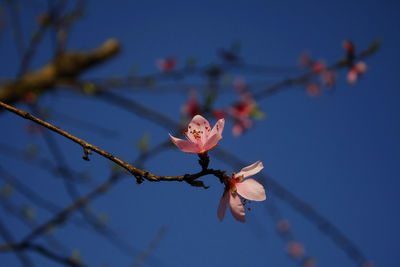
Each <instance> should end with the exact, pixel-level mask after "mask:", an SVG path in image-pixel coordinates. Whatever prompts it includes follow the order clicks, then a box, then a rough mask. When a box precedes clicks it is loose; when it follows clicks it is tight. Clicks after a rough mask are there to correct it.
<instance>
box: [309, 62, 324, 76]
mask: <svg viewBox="0 0 400 267" xmlns="http://www.w3.org/2000/svg"><path fill="white" fill-rule="evenodd" d="M323 70H325V63H324V62H322V61H314V62H313V63H312V67H311V71H312V72H313V73H315V74H319V73H321V72H322V71H323Z"/></svg>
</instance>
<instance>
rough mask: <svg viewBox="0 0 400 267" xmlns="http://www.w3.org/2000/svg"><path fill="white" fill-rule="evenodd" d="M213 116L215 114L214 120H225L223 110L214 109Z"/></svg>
mask: <svg viewBox="0 0 400 267" xmlns="http://www.w3.org/2000/svg"><path fill="white" fill-rule="evenodd" d="M212 114H213V116H214V118H216V119H222V118H225V111H224V110H222V109H214V110H213V112H212Z"/></svg>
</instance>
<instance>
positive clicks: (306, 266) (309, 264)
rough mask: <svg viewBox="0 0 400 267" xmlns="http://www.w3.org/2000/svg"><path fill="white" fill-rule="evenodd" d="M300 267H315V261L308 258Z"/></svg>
mask: <svg viewBox="0 0 400 267" xmlns="http://www.w3.org/2000/svg"><path fill="white" fill-rule="evenodd" d="M301 266H302V267H315V266H317V261H316V260H315V259H313V258H308V259H306V260H305V261H304V262H303V264H302V265H301Z"/></svg>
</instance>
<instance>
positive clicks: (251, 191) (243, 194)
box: [217, 161, 266, 223]
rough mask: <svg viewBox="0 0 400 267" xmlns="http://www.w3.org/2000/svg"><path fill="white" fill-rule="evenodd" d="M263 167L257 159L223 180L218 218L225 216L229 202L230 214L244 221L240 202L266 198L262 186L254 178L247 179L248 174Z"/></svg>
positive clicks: (244, 216) (254, 172) (256, 171)
mask: <svg viewBox="0 0 400 267" xmlns="http://www.w3.org/2000/svg"><path fill="white" fill-rule="evenodd" d="M263 168H264V166H263V164H262V162H261V161H257V162H255V163H253V164H251V165H250V166H247V167H245V168H243V169H241V170H240V172H239V173H236V174H233V175H232V178H229V179H228V180H227V181H225V185H226V186H225V190H224V193H223V195H222V198H221V201H220V203H219V206H218V212H217V214H218V218H219V220H220V221H221V222H222V221H223V220H224V217H225V212H226V208H227V206H228V203H229V207H230V209H231V213H232V216H233V217H234V218H235V219H236V220H238V221H239V222H243V223H244V222H246V215H245V211H244V206H243V203H242V199H243V202H244V203H246V202H245V201H246V200H253V201H263V200H265V199H266V196H265V190H264V187H263V186H262V185H261V184H260V183H259V182H257V181H256V180H254V179H247V180H244V181H243V179H244V178H247V177H249V176H252V175H254V174H257V173H258V172H259V171H261V170H262V169H263Z"/></svg>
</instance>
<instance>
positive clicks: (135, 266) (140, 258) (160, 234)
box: [131, 225, 167, 267]
mask: <svg viewBox="0 0 400 267" xmlns="http://www.w3.org/2000/svg"><path fill="white" fill-rule="evenodd" d="M166 231H167V227H166V226H165V225H163V226H162V227H161V228H160V229H159V230H158V232H157V233H156V235H155V236H154V238H153V239H152V240H151V241H150V243H149V245H148V246H147V247H146V248H145V249H144V250H143V251H142V253H141V254H140V255H139V256H138V257H137V258H136V259H135V261H134V262H133V263H132V265H131V266H132V267H138V266H140V265H141V264H142V263H143V262H144V261H145V260H146V259H147V257H149V255H150V254H151V253H152V252H153V250H154V249H155V248H156V247H157V246H158V244H159V243H160V242H161V240H162V238H163V237H164V235H165V233H166Z"/></svg>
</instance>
